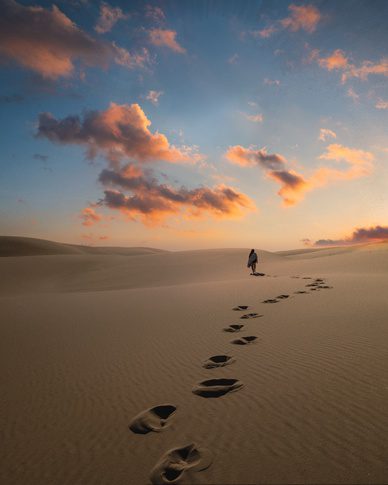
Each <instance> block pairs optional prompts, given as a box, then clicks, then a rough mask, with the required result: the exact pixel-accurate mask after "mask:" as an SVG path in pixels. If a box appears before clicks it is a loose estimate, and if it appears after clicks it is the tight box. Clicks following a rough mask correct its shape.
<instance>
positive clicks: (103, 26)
mask: <svg viewBox="0 0 388 485" xmlns="http://www.w3.org/2000/svg"><path fill="white" fill-rule="evenodd" d="M126 18H128V15H127V14H125V13H124V12H123V11H122V10H121V8H119V7H112V6H111V5H109V3H106V2H102V3H101V5H100V16H99V18H98V21H97V24H96V26H95V27H94V30H95V31H96V32H98V33H99V34H105V33H106V32H109V31H111V30H112V28H113V27H114V25H116V23H117V22H118V21H119V20H125V19H126Z"/></svg>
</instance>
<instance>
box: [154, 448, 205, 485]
mask: <svg viewBox="0 0 388 485" xmlns="http://www.w3.org/2000/svg"><path fill="white" fill-rule="evenodd" d="M212 461H213V457H212V454H211V452H210V451H209V450H208V449H206V448H200V447H198V446H197V445H196V444H195V443H189V444H188V445H185V446H182V447H180V448H173V449H171V450H169V451H167V453H165V454H164V455H163V456H162V457H161V459H160V460H159V461H158V463H157V464H156V465H155V466H154V468H153V469H152V471H151V475H150V480H151V483H152V484H153V485H164V484H171V483H175V484H177V483H180V482H181V480H182V479H183V478H184V476H185V475H188V474H189V473H190V472H200V471H202V470H206V468H209V466H210V465H211V464H212ZM190 482H191V480H190Z"/></svg>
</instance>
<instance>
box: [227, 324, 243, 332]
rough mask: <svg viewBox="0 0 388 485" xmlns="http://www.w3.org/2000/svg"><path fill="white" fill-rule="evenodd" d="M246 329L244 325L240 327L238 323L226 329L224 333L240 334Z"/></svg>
mask: <svg viewBox="0 0 388 485" xmlns="http://www.w3.org/2000/svg"><path fill="white" fill-rule="evenodd" d="M243 328H244V325H242V324H241V325H240V324H238V323H233V324H232V325H229V327H225V328H224V329H223V330H224V332H239V331H240V330H242V329H243Z"/></svg>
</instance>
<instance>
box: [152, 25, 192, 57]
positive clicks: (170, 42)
mask: <svg viewBox="0 0 388 485" xmlns="http://www.w3.org/2000/svg"><path fill="white" fill-rule="evenodd" d="M176 36H177V33H176V32H175V30H164V29H151V30H150V31H149V39H150V42H151V44H153V45H156V46H158V47H168V48H169V49H171V50H172V51H174V52H176V53H177V54H185V53H186V49H185V48H184V47H182V46H181V45H180V44H179V43H178V41H177V40H176Z"/></svg>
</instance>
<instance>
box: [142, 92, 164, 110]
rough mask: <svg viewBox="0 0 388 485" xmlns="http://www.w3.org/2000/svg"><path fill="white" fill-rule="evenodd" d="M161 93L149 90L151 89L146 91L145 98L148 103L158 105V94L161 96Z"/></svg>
mask: <svg viewBox="0 0 388 485" xmlns="http://www.w3.org/2000/svg"><path fill="white" fill-rule="evenodd" d="M162 94H163V91H152V90H151V91H149V92H148V94H147V96H146V99H147V100H148V101H149V102H150V103H152V104H154V105H155V106H158V104H159V98H160V96H162Z"/></svg>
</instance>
